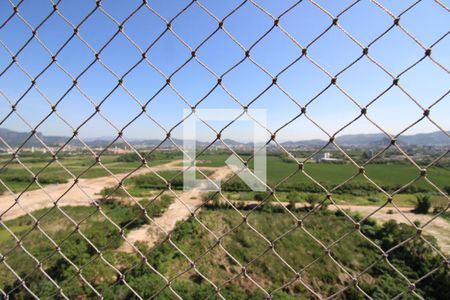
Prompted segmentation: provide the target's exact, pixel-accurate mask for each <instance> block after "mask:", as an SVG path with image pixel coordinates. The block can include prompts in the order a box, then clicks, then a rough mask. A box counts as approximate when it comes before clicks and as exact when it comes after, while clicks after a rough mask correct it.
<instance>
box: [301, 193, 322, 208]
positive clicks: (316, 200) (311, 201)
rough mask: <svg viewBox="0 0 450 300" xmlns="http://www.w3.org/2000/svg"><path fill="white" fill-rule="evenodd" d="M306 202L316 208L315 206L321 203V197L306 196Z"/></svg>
mask: <svg viewBox="0 0 450 300" xmlns="http://www.w3.org/2000/svg"><path fill="white" fill-rule="evenodd" d="M305 200H306V202H308V204H309V205H310V206H311V207H314V205H316V203H319V201H320V197H319V195H315V194H312V195H308V196H306V199H305Z"/></svg>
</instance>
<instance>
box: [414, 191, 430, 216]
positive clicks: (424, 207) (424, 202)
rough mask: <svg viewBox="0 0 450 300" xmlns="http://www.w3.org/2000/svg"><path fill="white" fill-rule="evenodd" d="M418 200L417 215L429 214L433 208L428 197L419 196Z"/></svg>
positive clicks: (415, 209)
mask: <svg viewBox="0 0 450 300" xmlns="http://www.w3.org/2000/svg"><path fill="white" fill-rule="evenodd" d="M416 198H417V205H416V207H415V208H414V212H415V213H416V214H427V213H428V211H429V210H430V208H431V200H430V197H429V196H428V195H419V196H417V197H416Z"/></svg>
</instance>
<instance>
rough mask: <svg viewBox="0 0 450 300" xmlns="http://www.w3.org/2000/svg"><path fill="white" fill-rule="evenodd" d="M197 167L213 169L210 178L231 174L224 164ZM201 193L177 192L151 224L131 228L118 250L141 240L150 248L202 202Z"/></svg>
mask: <svg viewBox="0 0 450 300" xmlns="http://www.w3.org/2000/svg"><path fill="white" fill-rule="evenodd" d="M199 169H201V170H211V171H213V172H214V173H213V174H212V175H210V176H208V177H209V178H210V179H211V180H223V179H225V178H226V177H227V176H228V175H229V174H231V169H230V168H228V167H226V166H225V167H220V168H203V167H200V168H199ZM202 193H203V192H202V191H201V190H199V189H192V190H190V191H186V192H182V193H177V197H176V198H175V200H174V202H173V203H172V204H171V205H170V206H169V207H168V209H167V210H166V211H165V212H164V213H163V214H162V215H161V216H160V217H157V218H154V219H153V222H152V224H146V225H144V226H141V227H140V228H137V229H134V230H131V231H130V232H129V233H128V234H127V236H126V238H127V241H126V242H124V244H123V245H122V247H120V248H119V250H120V251H124V252H133V251H134V249H133V247H132V246H131V245H132V244H134V243H136V242H142V243H144V244H146V245H147V246H148V247H150V248H151V247H153V246H154V245H155V244H156V243H157V242H158V241H159V240H160V239H161V238H162V237H164V236H166V235H167V234H169V233H170V232H171V231H173V230H174V229H175V226H176V224H177V222H180V221H183V220H186V219H187V218H189V216H190V215H191V212H193V211H194V210H195V209H196V208H198V207H199V206H200V205H201V204H202V201H201V195H202Z"/></svg>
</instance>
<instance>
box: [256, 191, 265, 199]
mask: <svg viewBox="0 0 450 300" xmlns="http://www.w3.org/2000/svg"><path fill="white" fill-rule="evenodd" d="M266 197H267V194H266V193H262V192H260V193H255V196H254V199H255V200H256V201H263V200H264V199H266Z"/></svg>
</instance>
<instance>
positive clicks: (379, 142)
mask: <svg viewBox="0 0 450 300" xmlns="http://www.w3.org/2000/svg"><path fill="white" fill-rule="evenodd" d="M449 133H450V132H449ZM36 135H37V137H38V138H39V139H41V140H42V141H43V142H44V143H45V144H46V145H47V146H53V145H62V144H64V143H66V142H67V141H68V140H69V137H66V136H46V135H44V134H42V133H40V132H38V133H37V134H36ZM29 137H30V133H29V132H17V131H13V130H10V129H6V128H0V138H2V139H3V141H5V142H6V143H7V144H8V145H9V146H11V147H18V146H20V145H22V144H23V143H24V142H25V141H26V140H27V139H28V141H27V142H26V144H25V147H42V144H41V143H40V142H39V140H38V138H37V137H36V136H33V137H31V138H29ZM112 140H114V138H113V137H101V138H88V139H85V140H84V141H85V143H86V144H87V145H89V146H90V147H105V146H107V145H109V144H110V143H111V141H112ZM173 140H174V142H175V143H176V144H177V145H179V146H182V145H183V141H182V140H180V139H173ZM129 142H130V144H132V145H134V146H142V147H155V146H157V145H159V144H160V143H161V141H160V140H158V139H130V140H129ZM224 142H225V143H226V144H227V145H229V146H230V147H251V146H252V143H251V142H248V143H241V142H237V141H234V140H231V139H226V140H224ZM336 142H337V143H338V144H339V145H341V146H354V147H381V146H385V145H387V144H388V143H389V139H388V138H387V137H386V135H384V134H382V133H374V134H349V135H342V136H339V137H337V138H336ZM326 143H327V141H325V140H320V139H311V140H302V141H288V142H283V143H281V144H282V145H283V147H286V148H306V147H308V148H311V147H321V146H323V145H325V144H326ZM398 143H399V144H402V145H430V146H450V137H449V136H448V135H447V134H445V133H444V132H441V131H436V132H431V133H419V134H414V135H404V136H400V138H399V139H398ZM70 145H72V146H78V147H80V146H82V143H81V142H79V141H78V140H77V139H74V140H72V141H71V142H70ZM115 145H117V146H121V145H123V141H122V140H118V141H117V142H116V143H115ZM197 145H200V146H207V145H209V143H208V142H197ZM214 145H215V146H220V145H222V143H221V142H220V141H217V142H216V143H215V144H214ZM162 146H163V147H172V146H173V143H172V142H171V141H165V142H164V143H163V144H162ZM0 148H6V145H4V143H3V142H2V141H0Z"/></svg>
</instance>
